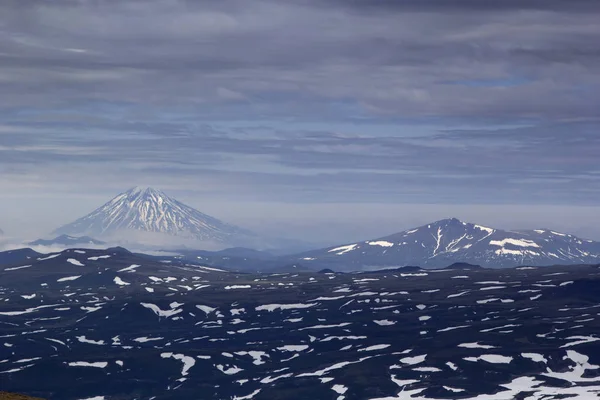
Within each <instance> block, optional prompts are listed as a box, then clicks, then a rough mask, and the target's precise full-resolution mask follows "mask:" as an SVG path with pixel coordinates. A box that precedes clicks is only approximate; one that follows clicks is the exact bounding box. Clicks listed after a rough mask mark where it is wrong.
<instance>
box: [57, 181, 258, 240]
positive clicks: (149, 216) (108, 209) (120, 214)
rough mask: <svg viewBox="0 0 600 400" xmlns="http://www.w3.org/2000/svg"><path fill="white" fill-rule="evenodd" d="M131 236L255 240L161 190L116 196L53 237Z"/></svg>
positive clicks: (140, 189) (238, 229)
mask: <svg viewBox="0 0 600 400" xmlns="http://www.w3.org/2000/svg"><path fill="white" fill-rule="evenodd" d="M132 232H133V233H135V232H150V233H158V234H165V235H169V236H176V237H180V238H188V239H195V240H200V241H203V242H212V243H222V244H223V245H228V246H229V245H231V244H237V243H239V242H244V239H248V238H249V237H253V236H254V235H253V234H252V233H251V232H249V231H246V230H244V229H242V228H239V227H236V226H233V225H229V224H226V223H224V222H222V221H220V220H218V219H216V218H213V217H211V216H209V215H206V214H203V213H201V212H200V211H197V210H195V209H193V208H192V207H189V206H187V205H185V204H183V203H181V202H179V201H177V200H175V199H174V198H172V197H169V196H167V195H166V194H165V193H163V192H162V191H160V190H156V189H153V188H140V187H135V188H132V189H130V190H128V191H127V192H124V193H121V194H119V195H117V196H116V197H115V198H113V199H112V200H110V201H109V202H108V203H106V204H104V205H103V206H102V207H100V208H98V209H96V210H94V211H92V212H91V213H90V214H88V215H86V216H84V217H82V218H79V219H78V220H76V221H75V222H72V223H70V224H68V225H65V226H63V227H61V228H58V229H57V230H56V231H54V234H57V235H58V234H66V235H73V236H77V235H89V236H93V237H102V238H106V237H111V236H113V237H114V236H115V235H120V234H123V233H125V234H127V233H132Z"/></svg>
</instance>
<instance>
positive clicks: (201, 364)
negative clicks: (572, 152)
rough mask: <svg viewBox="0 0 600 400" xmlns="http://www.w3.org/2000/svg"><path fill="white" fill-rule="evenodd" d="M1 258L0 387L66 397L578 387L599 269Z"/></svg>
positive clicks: (555, 394)
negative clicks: (270, 267) (284, 266)
mask: <svg viewBox="0 0 600 400" xmlns="http://www.w3.org/2000/svg"><path fill="white" fill-rule="evenodd" d="M38 258H39V259H35V260H29V262H28V263H27V264H24V265H13V266H9V267H3V269H2V270H1V271H0V282H1V288H0V337H1V339H0V346H1V347H0V348H1V349H2V350H1V353H0V387H1V389H2V390H6V391H11V392H19V393H26V394H29V395H32V396H36V397H42V398H48V399H61V400H77V399H94V400H102V399H107V400H108V399H110V400H112V399H114V400H117V399H122V400H132V399H177V400H182V399H190V400H197V399H237V400H242V399H256V400H260V399H265V400H266V399H269V400H272V399H311V398H312V399H337V400H350V399H371V400H372V399H379V400H383V399H386V400H391V399H422V400H430V399H471V400H475V399H476V400H512V399H544V400H550V399H563V398H577V399H593V398H597V397H598V396H599V395H600V366H599V365H600V335H599V334H598V332H600V314H599V313H600V268H599V267H598V266H584V265H582V266H569V267H549V268H541V267H520V268H515V269H504V270H490V269H482V268H468V266H467V268H466V269H461V268H460V266H454V267H453V268H451V269H445V270H427V271H425V270H420V269H418V268H407V269H398V270H388V271H379V272H372V273H361V274H336V273H279V274H240V273H230V272H227V271H223V270H218V269H215V268H210V267H202V266H198V265H192V264H186V263H184V262H180V263H177V262H171V263H163V262H158V261H155V260H152V259H147V258H143V257H140V256H138V255H134V254H131V253H129V252H127V251H126V250H124V249H110V250H107V251H100V250H68V251H65V252H63V253H58V254H55V255H50V256H42V257H38Z"/></svg>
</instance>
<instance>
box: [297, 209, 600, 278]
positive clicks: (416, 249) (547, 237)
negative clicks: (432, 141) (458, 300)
mask: <svg viewBox="0 0 600 400" xmlns="http://www.w3.org/2000/svg"><path fill="white" fill-rule="evenodd" d="M296 260H297V261H298V262H301V263H303V264H305V265H307V266H310V265H315V267H318V268H322V267H324V266H331V268H333V269H336V268H337V269H338V270H359V269H369V268H380V267H392V266H394V267H395V266H405V265H418V266H421V267H427V268H439V267H446V266H448V265H450V264H452V263H455V262H466V263H471V264H476V265H481V266H484V267H492V268H495V267H498V268H501V267H502V268H503V267H514V266H519V265H536V266H541V265H557V264H595V263H598V262H600V243H599V242H594V241H592V240H586V239H581V238H578V237H576V236H573V235H570V234H566V233H560V232H556V231H553V230H550V229H536V230H527V231H505V230H501V229H494V228H488V227H485V226H481V225H476V224H472V223H466V222H462V221H459V220H458V219H455V218H451V219H445V220H441V221H437V222H434V223H431V224H428V225H424V226H421V227H418V228H415V229H411V230H408V231H404V232H400V233H396V234H393V235H389V236H385V237H381V238H378V239H373V240H367V241H362V242H355V243H349V244H344V245H339V246H333V247H329V248H325V249H321V250H315V251H309V252H306V253H302V254H301V255H299V256H297V257H296Z"/></svg>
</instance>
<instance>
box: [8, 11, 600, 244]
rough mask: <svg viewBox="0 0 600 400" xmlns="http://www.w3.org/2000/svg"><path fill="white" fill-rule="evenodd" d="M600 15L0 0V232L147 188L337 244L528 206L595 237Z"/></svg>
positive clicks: (508, 216)
mask: <svg viewBox="0 0 600 400" xmlns="http://www.w3.org/2000/svg"><path fill="white" fill-rule="evenodd" d="M598 21H600V2H598V1H597V0H589V1H583V0H569V1H558V0H544V1H541V0H536V1H533V0H522V1H516V0H514V1H513V0H507V1H476V0H456V1H453V0H433V1H413V0H402V1H401V0H398V1H390V0H386V1H362V0H339V1H327V0H321V1H302V0H297V1H275V0H273V1H270V0H265V1H263V0H253V1H218V2H216V1H175V0H164V1H152V0H150V1H148V0H144V1H142V0H139V1H138V0H121V1H118V2H117V1H108V0H107V1H101V0H96V1H83V0H80V1H67V0H54V1H51V2H50V1H42V0H28V1H20V0H5V1H2V2H0V93H1V94H0V228H2V229H3V230H4V231H7V233H8V232H10V231H13V232H27V233H28V234H29V233H30V232H31V230H32V228H33V227H36V228H38V229H41V228H40V227H43V229H47V230H46V231H44V232H41V233H40V234H44V233H46V232H47V231H49V230H51V229H52V228H54V227H56V226H58V225H61V224H62V223H65V222H68V221H69V220H71V219H74V218H75V217H79V216H81V215H80V214H78V213H85V212H88V211H90V210H91V209H93V208H95V207H96V206H98V205H99V203H102V202H103V201H105V200H107V199H108V198H110V197H112V196H113V195H114V194H116V193H118V192H121V191H123V190H125V189H127V188H129V187H131V186H135V185H140V184H141V185H151V186H156V187H158V188H161V189H163V190H165V191H166V192H167V193H169V194H173V195H176V196H177V197H181V198H182V199H184V200H186V202H188V203H189V204H190V205H192V206H195V207H197V208H199V209H200V210H202V211H204V212H207V213H212V214H214V215H215V216H217V217H221V218H223V219H226V220H228V222H232V223H239V224H246V226H250V227H252V228H258V229H261V228H262V229H263V230H267V231H268V230H276V231H277V232H280V231H282V228H281V224H285V223H290V226H293V227H294V229H293V232H292V233H291V234H290V236H303V235H305V234H306V232H312V231H314V230H315V229H316V228H318V227H319V226H323V225H327V227H328V230H327V229H325V230H323V231H322V232H327V233H322V234H323V239H324V240H325V239H327V240H331V241H335V240H337V239H338V238H339V239H340V240H341V239H342V238H347V237H348V236H350V234H352V235H353V236H356V237H360V235H361V233H363V232H364V234H365V235H366V234H367V233H369V234H371V233H374V232H375V231H376V230H377V229H378V228H381V229H383V226H382V221H388V222H389V223H388V225H389V226H387V225H386V226H385V229H386V230H385V231H382V232H380V233H381V234H382V235H383V234H387V233H391V232H390V230H391V231H394V229H393V228H394V226H398V230H400V228H402V229H403V228H408V227H410V226H411V225H410V224H412V223H413V222H414V223H417V222H423V223H425V222H428V221H429V220H433V219H435V218H437V217H441V216H450V215H452V214H451V213H454V211H456V210H458V209H457V208H456V207H463V208H461V210H462V211H461V215H458V216H459V217H461V218H463V219H475V218H479V221H476V222H486V221H481V219H486V216H487V221H489V222H497V223H500V224H502V223H503V224H504V226H501V227H507V228H510V227H521V226H515V225H520V224H522V223H523V212H522V210H523V206H532V207H534V206H535V207H539V210H554V211H552V212H551V211H547V212H539V211H532V214H531V215H535V216H536V217H535V218H533V219H532V221H531V223H537V224H538V225H539V226H542V225H543V226H549V227H554V226H556V227H557V228H561V227H562V228H565V229H569V230H571V231H573V232H575V233H584V234H587V235H588V236H593V235H597V237H596V238H597V239H600V228H598V227H597V226H598V225H600V220H599V219H600V217H599V215H600V212H597V210H598V208H594V207H596V205H597V203H598V199H599V198H600V184H599V180H600V163H599V162H598V158H599V156H598V154H600V132H599V127H600V73H599V72H598V71H600V23H598ZM353 204H354V205H355V206H353ZM378 204H387V205H386V206H378ZM418 204H431V205H434V207H433V208H432V207H430V206H427V207H425V206H421V207H419V206H417V205H418ZM464 204H467V205H471V206H472V207H471V209H470V210H471V211H469V209H468V208H465V207H464V206H460V205H464ZM493 204H503V205H504V206H503V208H502V210H504V211H503V215H502V216H499V215H493V212H491V211H489V210H492V209H493V207H492V208H490V205H493ZM331 205H333V207H334V208H333V209H340V210H341V209H343V210H345V212H344V213H341V214H336V213H332V212H331V208H330V206H331ZM404 205H406V206H404ZM435 205H438V206H437V207H435ZM448 205H453V206H448ZM507 205H513V208H510V207H508V206H507ZM59 206H60V207H59ZM56 207H59V208H58V209H57V208H56ZM338 207H339V208H338ZM353 207H354V208H353ZM453 207H454V208H453ZM544 207H545V208H544ZM302 210H304V211H302ZM366 210H369V211H368V212H367V211H366ZM432 210H435V211H432ZM483 210H487V211H485V212H484V211H483ZM511 210H512V211H511ZM519 210H520V211H519ZM557 210H558V211H557ZM582 210H592V212H589V211H585V212H584V211H582ZM270 212H271V214H269V213H270ZM353 213H355V214H360V215H361V217H360V218H357V221H354V222H356V223H355V224H354V225H353V224H352V222H353V221H352V217H351V216H352V214H353ZM369 213H372V214H370V215H369ZM248 214H252V215H248ZM291 214H293V218H292V216H290V215H291ZM332 214H334V215H332ZM286 216H287V217H286ZM286 218H287V219H286ZM3 221H4V222H3ZM298 221H301V222H302V223H299V222H298ZM298 224H299V225H298ZM356 224H359V225H360V227H359V228H360V229H359V228H357V227H356ZM550 225H552V226H550ZM557 225H558V226H557ZM350 226H354V228H352V229H354V230H349V229H351V228H349V227H350ZM332 227H333V228H332Z"/></svg>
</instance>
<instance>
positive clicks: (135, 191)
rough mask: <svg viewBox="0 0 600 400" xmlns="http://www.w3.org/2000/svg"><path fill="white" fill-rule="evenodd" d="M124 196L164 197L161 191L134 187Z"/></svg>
mask: <svg viewBox="0 0 600 400" xmlns="http://www.w3.org/2000/svg"><path fill="white" fill-rule="evenodd" d="M124 194H126V195H128V196H150V195H162V196H165V193H164V192H163V191H162V190H159V189H155V188H153V187H150V186H134V187H132V188H131V189H129V190H128V191H126V192H125V193H124Z"/></svg>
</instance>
